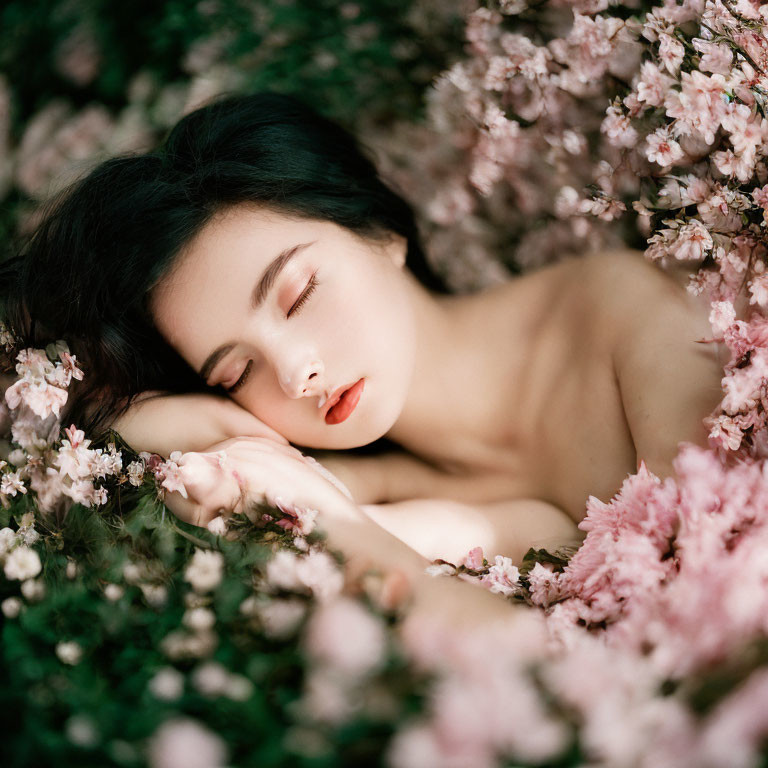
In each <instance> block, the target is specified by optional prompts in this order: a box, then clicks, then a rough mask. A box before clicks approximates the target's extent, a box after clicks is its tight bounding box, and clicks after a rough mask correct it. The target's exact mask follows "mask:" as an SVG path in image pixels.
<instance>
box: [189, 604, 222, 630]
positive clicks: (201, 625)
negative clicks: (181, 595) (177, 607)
mask: <svg viewBox="0 0 768 768" xmlns="http://www.w3.org/2000/svg"><path fill="white" fill-rule="evenodd" d="M181 621H182V624H184V626H185V627H189V628H190V629H194V630H203V629H212V628H213V625H214V624H215V623H216V614H215V613H214V612H213V611H212V610H210V608H193V609H192V610H190V611H186V612H185V613H184V616H183V617H182V619H181Z"/></svg>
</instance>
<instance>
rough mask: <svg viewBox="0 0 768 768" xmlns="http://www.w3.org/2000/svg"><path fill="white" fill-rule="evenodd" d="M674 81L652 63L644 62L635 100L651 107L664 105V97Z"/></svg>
mask: <svg viewBox="0 0 768 768" xmlns="http://www.w3.org/2000/svg"><path fill="white" fill-rule="evenodd" d="M674 82H675V81H674V80H673V79H672V78H671V77H669V75H665V74H664V73H663V72H662V71H661V70H660V69H659V68H658V67H657V66H656V65H655V64H654V63H653V62H650V61H646V62H643V65H642V67H641V69H640V79H639V80H638V82H637V85H636V90H637V99H638V101H644V102H645V103H646V104H648V105H649V106H651V107H660V106H662V104H664V97H665V95H666V93H667V91H668V90H669V89H670V87H671V86H672V84H673V83H674Z"/></svg>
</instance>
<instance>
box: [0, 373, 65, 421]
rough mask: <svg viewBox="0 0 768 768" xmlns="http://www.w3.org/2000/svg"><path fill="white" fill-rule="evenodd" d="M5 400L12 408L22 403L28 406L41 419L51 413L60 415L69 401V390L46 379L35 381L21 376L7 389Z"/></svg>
mask: <svg viewBox="0 0 768 768" xmlns="http://www.w3.org/2000/svg"><path fill="white" fill-rule="evenodd" d="M5 402H6V403H7V404H8V407H9V408H10V409H11V410H14V409H16V408H18V407H19V406H20V405H21V404H22V403H23V404H24V405H26V406H28V407H29V408H30V409H31V410H32V412H33V413H35V414H36V415H37V416H39V417H40V418H41V419H45V418H47V417H48V416H50V415H51V414H53V415H55V416H58V415H59V413H60V411H61V408H62V407H63V406H64V405H65V404H66V402H67V392H66V390H64V389H60V388H59V387H56V386H52V385H50V384H48V383H47V382H46V381H45V380H43V381H39V380H38V381H35V380H31V379H30V378H26V377H25V378H21V379H19V380H18V381H16V382H15V383H14V384H11V386H10V387H8V389H7V390H6V391H5Z"/></svg>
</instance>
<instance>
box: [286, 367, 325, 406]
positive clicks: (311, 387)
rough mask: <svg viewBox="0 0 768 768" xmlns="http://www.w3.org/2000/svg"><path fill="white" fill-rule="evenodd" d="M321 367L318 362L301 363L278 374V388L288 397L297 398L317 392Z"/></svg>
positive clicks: (320, 377) (320, 382) (320, 380)
mask: <svg viewBox="0 0 768 768" xmlns="http://www.w3.org/2000/svg"><path fill="white" fill-rule="evenodd" d="M322 372H323V365H322V363H321V362H320V361H319V360H311V361H310V362H308V363H301V364H299V365H297V366H294V367H293V368H292V369H286V370H284V371H282V372H281V373H280V377H279V378H280V386H281V387H282V388H283V391H284V392H285V394H286V395H288V397H291V398H294V399H296V398H299V397H305V396H307V395H312V394H315V393H316V392H319V388H320V386H321V384H322V376H321V374H322Z"/></svg>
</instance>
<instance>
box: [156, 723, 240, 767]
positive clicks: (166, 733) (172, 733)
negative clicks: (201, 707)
mask: <svg viewBox="0 0 768 768" xmlns="http://www.w3.org/2000/svg"><path fill="white" fill-rule="evenodd" d="M149 764H150V765H151V766H152V768H220V766H224V765H226V764H227V747H226V744H225V743H224V741H223V740H222V739H221V738H220V737H219V736H217V735H216V734H215V733H214V732H213V731H210V730H208V728H206V727H205V726H204V725H201V724H200V723H198V722H197V721H196V720H192V719H189V718H175V719H173V720H166V721H165V722H164V723H163V724H162V725H161V726H160V727H159V728H158V729H157V731H155V734H154V736H152V738H151V740H150V742H149Z"/></svg>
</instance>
